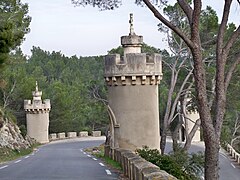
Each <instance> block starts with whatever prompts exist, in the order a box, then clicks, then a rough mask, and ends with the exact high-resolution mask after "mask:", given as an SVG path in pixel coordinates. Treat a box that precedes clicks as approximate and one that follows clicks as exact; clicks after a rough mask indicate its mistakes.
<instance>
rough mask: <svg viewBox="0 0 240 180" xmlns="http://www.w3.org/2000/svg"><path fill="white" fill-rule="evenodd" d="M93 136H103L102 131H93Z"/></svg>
mask: <svg viewBox="0 0 240 180" xmlns="http://www.w3.org/2000/svg"><path fill="white" fill-rule="evenodd" d="M92 136H93V137H100V136H101V131H92Z"/></svg>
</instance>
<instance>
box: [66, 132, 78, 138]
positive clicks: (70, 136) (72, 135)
mask: <svg viewBox="0 0 240 180" xmlns="http://www.w3.org/2000/svg"><path fill="white" fill-rule="evenodd" d="M67 137H68V138H75V137H77V133H76V132H68V133H67Z"/></svg>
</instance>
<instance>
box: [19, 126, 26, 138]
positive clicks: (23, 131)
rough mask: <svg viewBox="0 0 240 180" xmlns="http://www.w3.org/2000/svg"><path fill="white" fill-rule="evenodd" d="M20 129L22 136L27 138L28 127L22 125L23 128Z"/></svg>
mask: <svg viewBox="0 0 240 180" xmlns="http://www.w3.org/2000/svg"><path fill="white" fill-rule="evenodd" d="M19 129H20V131H21V135H22V136H23V137H24V138H25V137H26V135H27V128H26V126H25V125H21V126H19Z"/></svg>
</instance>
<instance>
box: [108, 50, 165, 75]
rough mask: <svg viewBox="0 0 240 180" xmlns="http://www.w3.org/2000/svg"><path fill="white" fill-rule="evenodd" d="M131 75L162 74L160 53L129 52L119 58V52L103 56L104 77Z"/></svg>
mask: <svg viewBox="0 0 240 180" xmlns="http://www.w3.org/2000/svg"><path fill="white" fill-rule="evenodd" d="M121 75H125V76H132V75H140V76H142V75H159V76H162V61H161V55H160V54H146V53H130V54H126V56H124V57H123V58H120V55H119V54H113V55H107V56H106V57H105V77H112V76H121Z"/></svg>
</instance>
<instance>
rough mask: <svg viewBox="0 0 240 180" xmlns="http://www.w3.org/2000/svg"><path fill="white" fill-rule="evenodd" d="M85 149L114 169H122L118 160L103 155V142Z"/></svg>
mask: <svg viewBox="0 0 240 180" xmlns="http://www.w3.org/2000/svg"><path fill="white" fill-rule="evenodd" d="M85 151H86V152H89V153H91V154H92V155H93V156H95V157H96V158H99V159H101V160H102V161H104V162H105V163H106V164H107V165H108V166H110V167H111V168H113V169H115V170H119V171H121V170H122V167H121V165H120V164H119V163H118V162H116V161H114V160H112V159H111V158H109V157H106V156H104V144H102V145H100V146H98V147H94V148H88V149H85Z"/></svg>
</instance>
